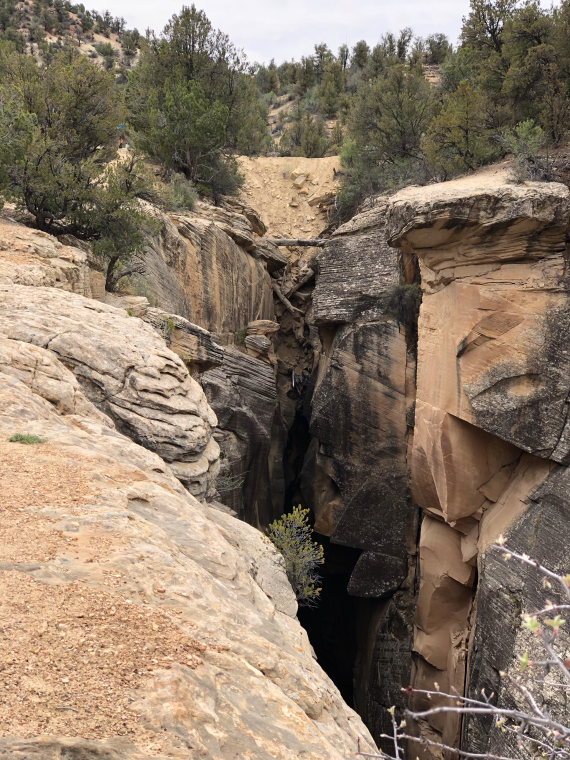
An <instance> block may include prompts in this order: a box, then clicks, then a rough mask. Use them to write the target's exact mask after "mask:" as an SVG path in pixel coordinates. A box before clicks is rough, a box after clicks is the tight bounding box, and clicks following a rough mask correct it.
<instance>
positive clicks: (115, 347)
mask: <svg viewBox="0 0 570 760" xmlns="http://www.w3.org/2000/svg"><path fill="white" fill-rule="evenodd" d="M0 332H1V333H3V334H4V335H5V336H6V337H8V338H10V339H12V340H19V341H22V342H25V343H30V344H32V345H34V346H39V347H41V348H49V350H50V351H51V352H53V354H55V355H56V356H58V357H59V358H60V359H61V361H62V362H63V363H64V365H65V366H67V367H68V368H70V369H71V371H72V372H73V373H74V375H75V376H76V377H77V379H78V380H79V383H80V384H81V386H82V387H83V389H84V391H85V393H86V395H87V396H88V398H89V399H90V400H91V401H92V402H93V403H94V404H96V405H97V406H98V407H99V408H100V409H101V410H102V411H104V412H105V413H106V414H108V415H109V416H110V417H111V418H112V419H113V420H114V422H115V424H116V425H117V426H118V428H119V429H120V430H122V431H123V432H125V433H127V434H128V435H129V436H131V437H132V438H133V439H134V440H136V441H137V442H138V443H140V444H142V445H143V446H146V447H147V448H149V449H150V450H151V451H155V452H157V453H158V454H160V455H161V456H162V457H163V458H164V459H166V460H167V461H169V462H172V463H176V464H177V465H178V466H179V467H180V468H182V469H183V467H182V466H183V465H185V466H186V469H188V465H189V464H192V465H193V467H190V469H191V470H192V476H191V475H190V474H189V473H187V476H186V477H185V482H186V484H187V485H188V487H189V488H190V489H191V490H192V491H193V492H194V493H195V494H196V495H198V496H206V495H207V494H209V493H210V492H212V491H213V486H214V483H213V481H214V479H215V475H216V472H217V460H218V456H219V450H218V447H217V444H216V443H215V441H214V440H213V438H212V428H213V427H214V426H215V425H216V417H215V414H214V413H213V411H212V410H211V408H210V407H209V405H208V403H207V401H206V397H205V396H204V393H203V391H202V389H201V388H200V386H199V385H198V384H197V383H196V381H195V380H193V379H192V377H190V375H189V373H188V370H187V369H186V367H185V365H184V363H183V362H182V360H181V359H180V358H179V357H178V356H177V355H176V354H175V353H174V352H173V351H170V350H169V349H167V348H166V346H165V344H164V340H163V339H162V338H161V337H160V336H159V335H158V334H157V332H156V331H155V330H154V329H153V328H152V327H150V326H149V325H147V324H146V323H144V322H143V321H141V320H140V319H138V318H136V317H129V316H128V315H127V313H126V312H125V311H124V310H122V309H117V308H115V307H112V306H108V305H106V304H102V303H99V302H97V301H93V300H90V299H86V298H84V297H83V296H79V295H75V294H72V293H66V292H64V291H61V290H58V289H55V288H32V287H29V286H24V285H11V286H1V285H0ZM194 476H195V477H194Z"/></svg>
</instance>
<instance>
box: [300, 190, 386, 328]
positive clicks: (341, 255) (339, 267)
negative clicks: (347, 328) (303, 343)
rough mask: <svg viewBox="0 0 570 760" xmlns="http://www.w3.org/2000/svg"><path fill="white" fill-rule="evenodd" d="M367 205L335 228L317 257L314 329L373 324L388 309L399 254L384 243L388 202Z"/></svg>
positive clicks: (379, 201) (378, 200)
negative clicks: (365, 323) (341, 325)
mask: <svg viewBox="0 0 570 760" xmlns="http://www.w3.org/2000/svg"><path fill="white" fill-rule="evenodd" d="M368 206H369V207H368V208H366V209H365V210H364V211H362V212H361V213H359V214H357V215H356V216H355V217H353V218H352V219H351V220H350V221H349V222H347V223H346V224H344V225H343V226H342V227H339V228H338V229H337V230H336V231H335V233H334V235H333V237H332V238H331V239H330V240H328V241H327V243H326V246H325V250H324V251H323V252H322V253H320V254H319V255H318V256H317V265H318V276H317V280H316V283H315V289H314V291H313V309H314V321H315V323H316V324H318V325H320V324H330V323H334V324H339V323H347V322H348V323H352V322H373V321H375V320H378V319H382V318H383V317H384V316H385V315H386V313H387V312H388V310H389V306H390V300H391V298H392V297H393V293H394V290H395V288H396V287H397V286H398V284H399V282H400V277H399V263H398V261H399V254H398V251H396V249H395V248H391V247H390V246H389V245H388V244H387V242H386V234H385V231H384V224H385V219H386V212H387V206H388V201H387V199H384V198H379V199H376V200H375V201H369V202H368Z"/></svg>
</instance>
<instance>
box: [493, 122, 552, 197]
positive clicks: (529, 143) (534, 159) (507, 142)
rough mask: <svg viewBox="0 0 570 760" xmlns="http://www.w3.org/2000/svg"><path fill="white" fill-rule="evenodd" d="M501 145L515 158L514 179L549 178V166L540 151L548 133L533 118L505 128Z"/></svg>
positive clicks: (518, 180)
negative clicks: (510, 127)
mask: <svg viewBox="0 0 570 760" xmlns="http://www.w3.org/2000/svg"><path fill="white" fill-rule="evenodd" d="M500 142H501V145H502V146H503V147H504V148H505V150H507V151H508V152H509V153H512V154H513V156H514V159H515V164H514V167H513V171H512V174H513V180H514V181H515V182H525V181H526V180H544V179H547V175H548V167H547V165H546V161H545V159H543V158H542V157H541V156H540V155H539V153H540V151H541V149H542V148H543V147H544V144H545V142H546V134H545V132H544V130H543V129H542V127H541V126H539V125H538V124H535V122H534V121H533V120H532V119H526V121H521V122H520V123H519V124H517V125H516V127H514V128H513V129H509V130H505V131H504V132H503V134H502V135H501V136H500Z"/></svg>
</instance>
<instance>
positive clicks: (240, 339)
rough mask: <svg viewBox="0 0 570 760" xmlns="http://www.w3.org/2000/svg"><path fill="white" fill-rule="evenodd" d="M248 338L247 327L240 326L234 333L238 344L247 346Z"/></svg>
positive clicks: (235, 341)
mask: <svg viewBox="0 0 570 760" xmlns="http://www.w3.org/2000/svg"><path fill="white" fill-rule="evenodd" d="M246 338H247V327H240V328H239V330H236V332H235V333H234V343H235V344H236V346H245V339H246Z"/></svg>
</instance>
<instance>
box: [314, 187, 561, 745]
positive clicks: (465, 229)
mask: <svg viewBox="0 0 570 760" xmlns="http://www.w3.org/2000/svg"><path fill="white" fill-rule="evenodd" d="M569 211H570V202H569V193H568V189H567V188H566V187H564V186H562V185H557V184H527V185H514V184H512V183H509V182H508V181H506V179H505V178H504V177H503V178H500V177H499V178H493V180H492V181H489V178H488V177H483V178H481V177H478V176H474V177H471V178H466V179H464V180H457V181H454V182H448V183H444V184H441V185H433V186H430V187H426V188H409V189H406V190H404V191H401V192H400V193H398V194H396V195H395V196H392V197H390V198H378V199H376V200H374V201H369V202H368V207H367V208H365V209H364V210H363V211H362V212H361V213H360V214H359V215H357V216H356V217H355V218H354V219H353V220H351V222H349V223H348V224H347V225H345V226H344V227H341V228H340V229H339V230H337V232H336V233H335V234H334V235H333V237H332V239H331V240H330V242H328V243H327V245H326V246H325V249H324V251H323V253H322V254H320V255H319V256H318V271H317V277H316V285H315V289H314V292H313V303H314V312H313V313H314V320H315V322H316V324H317V325H318V326H319V329H320V335H321V340H322V345H323V352H322V356H321V359H320V363H319V368H318V373H317V379H316V385H315V391H314V395H313V397H312V404H311V413H310V430H311V434H312V441H311V444H310V446H309V451H308V456H307V460H306V464H305V467H306V469H307V478H306V480H307V482H308V483H310V490H309V489H308V490H307V493H308V496H309V497H310V499H311V501H312V503H314V505H315V529H316V530H317V531H318V532H321V533H323V534H324V535H326V536H329V537H330V540H331V541H332V542H333V543H335V544H341V545H343V546H348V547H353V548H355V549H358V550H360V552H361V553H360V555H359V557H358V559H357V561H356V562H355V564H354V567H353V569H352V572H351V574H350V579H349V581H348V591H349V594H351V595H353V596H355V597H358V598H359V599H362V600H366V602H364V601H362V602H360V603H359V604H358V606H357V609H358V610H359V617H358V645H357V646H358V654H357V659H356V669H355V675H354V677H355V681H354V688H355V704H356V705H357V706H358V709H359V711H360V713H361V714H362V715H363V716H364V717H365V720H366V721H367V723H368V725H369V726H370V727H371V728H372V730H373V733H374V734H375V735H376V736H378V735H379V732H380V731H381V730H386V728H387V725H386V722H385V718H384V719H382V717H381V715H382V713H383V709H384V708H386V707H388V706H390V705H392V704H396V705H400V706H402V705H403V702H404V700H403V698H402V695H401V693H400V694H399V693H398V692H399V687H401V686H406V685H407V684H408V683H412V684H413V685H414V686H415V687H416V688H417V689H420V690H425V689H431V690H433V689H436V690H438V689H441V690H442V691H447V692H449V691H451V692H452V693H453V692H454V691H455V692H457V693H460V694H461V693H464V690H465V689H467V692H468V693H471V694H473V695H477V694H480V692H481V688H485V689H486V690H487V692H489V693H490V692H491V691H494V692H495V693H499V694H500V693H501V678H500V676H498V673H499V672H500V671H508V670H509V669H510V668H512V667H515V666H516V662H517V655H519V654H521V653H522V651H524V649H522V648H521V647H523V643H524V632H523V631H522V629H521V612H530V611H532V607H533V603H535V602H536V601H537V592H536V590H534V591H533V590H532V589H533V584H532V580H531V579H530V577H529V573H524V572H520V573H517V570H516V568H515V569H513V568H507V567H505V561H504V560H502V559H501V557H500V555H497V554H496V553H492V552H488V551H487V550H488V549H489V547H490V546H491V545H492V544H493V542H494V541H496V539H497V538H498V537H499V536H500V535H501V534H503V533H506V534H507V535H511V536H512V540H513V542H514V543H515V544H516V546H517V547H518V548H519V549H520V550H521V551H526V552H527V553H532V554H533V556H536V557H537V559H539V560H541V561H544V562H546V563H547V564H548V563H550V564H551V565H553V566H554V568H555V569H557V570H559V571H563V570H564V569H565V568H564V567H563V565H564V549H563V547H564V546H566V545H567V542H568V539H569V538H570V523H569V522H568V506H567V505H568V502H567V500H566V494H565V482H566V478H565V475H564V473H565V465H566V464H567V463H568V433H567V424H568V423H567V409H568V398H569V392H570V380H569V378H570V374H569V369H570V368H569V366H568V361H569V355H568V350H567V346H566V342H567V338H566V336H567V334H568V314H569V307H568V303H569V301H568V290H569V283H568V279H567V272H566V269H567V230H568V222H569V219H570V214H569ZM419 287H421V308H420V309H419V314H417V313H414V312H415V309H414V307H415V305H416V304H417V300H418V299H417V296H418V289H419ZM416 320H417V321H416ZM307 503H309V502H307ZM551 504H552V505H555V506H553V507H552V508H550V507H549V505H551ZM418 508H419V509H418ZM416 518H420V519H419V523H420V528H419V533H418V534H417V533H416V530H417V525H418V520H417V519H416ZM566 570H567V568H566ZM515 611H516V612H515ZM505 621H508V627H509V631H508V634H505V635H502V634H501V631H502V630H503V629H504V626H505ZM490 636H491V637H493V636H495V638H496V640H497V645H496V646H493V645H492V644H488V643H487V642H488V640H489V637H490ZM499 642H500V643H499ZM436 684H437V686H436ZM433 704H434V702H433V701H431V702H430V701H428V700H426V699H424V698H423V697H422V696H421V695H420V696H415V697H414V699H413V702H412V706H413V707H415V708H418V709H423V708H427V707H428V706H430V705H433ZM417 729H418V731H419V732H420V735H421V736H423V737H425V738H427V739H428V740H431V741H443V742H444V743H446V744H447V745H451V746H458V745H459V742H460V740H461V732H462V726H461V723H460V721H459V719H458V717H457V716H455V715H453V714H447V715H445V714H444V715H443V716H439V715H438V716H435V717H434V718H433V719H431V720H430V722H429V723H426V724H425V725H421V726H419V727H417ZM487 729H488V727H487V728H485V729H483V728H482V727H480V726H478V725H477V724H473V725H468V726H465V727H464V729H463V730H464V731H465V732H466V733H465V736H466V741H468V743H469V749H470V750H471V751H475V750H480V751H490V752H494V753H496V754H501V751H502V750H504V749H505V746H506V744H505V739H504V738H502V736H501V735H500V732H495V733H493V732H490V731H489V730H487ZM507 743H508V742H507ZM416 749H417V748H414V749H413V751H412V750H410V752H413V753H415V754H418V755H419V756H420V757H426V758H428V757H431V756H432V754H433V753H432V752H431V751H428V750H426V749H422V750H421V752H419V751H416ZM414 756H415V755H414ZM435 756H437V752H435Z"/></svg>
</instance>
